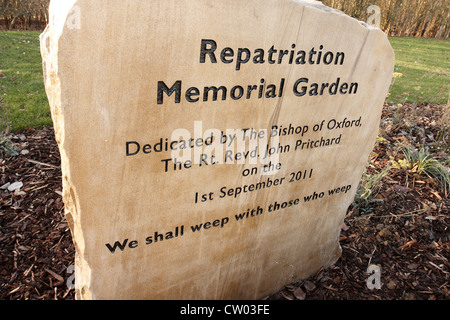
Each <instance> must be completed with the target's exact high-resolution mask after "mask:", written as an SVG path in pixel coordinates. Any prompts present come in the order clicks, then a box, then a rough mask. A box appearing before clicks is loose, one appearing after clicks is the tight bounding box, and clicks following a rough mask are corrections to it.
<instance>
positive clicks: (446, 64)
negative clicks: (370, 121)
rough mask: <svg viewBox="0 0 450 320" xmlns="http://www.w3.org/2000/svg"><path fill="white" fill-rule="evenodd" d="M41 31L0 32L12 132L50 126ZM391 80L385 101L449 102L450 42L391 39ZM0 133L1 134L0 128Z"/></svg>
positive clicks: (0, 64)
mask: <svg viewBox="0 0 450 320" xmlns="http://www.w3.org/2000/svg"><path fill="white" fill-rule="evenodd" d="M39 34H40V32H36V31H33V32H28V31H27V32H25V31H21V32H0V85H1V92H0V94H1V96H2V97H3V100H4V101H5V103H6V104H7V105H8V106H9V110H8V117H9V120H10V122H11V128H12V130H13V131H18V130H23V129H26V128H29V127H33V128H40V127H42V126H45V125H51V124H52V120H51V116H50V110H49V106H48V102H47V97H46V95H45V90H44V84H43V80H42V65H41V56H40V52H39ZM390 41H391V44H392V46H393V48H394V51H395V53H396V62H395V65H396V66H395V74H394V75H395V78H394V82H393V85H392V89H391V92H390V94H389V95H388V97H387V102H388V103H390V104H398V103H406V102H410V103H424V102H429V103H439V104H446V103H447V102H448V99H449V89H450V88H449V79H450V61H449V59H450V54H449V53H450V41H449V40H435V39H417V38H390ZM1 124H2V123H1V122H0V130H2V129H4V128H3V127H1Z"/></svg>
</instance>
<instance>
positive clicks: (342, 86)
mask: <svg viewBox="0 0 450 320" xmlns="http://www.w3.org/2000/svg"><path fill="white" fill-rule="evenodd" d="M41 50H42V55H43V67H44V75H45V85H46V90H47V94H48V97H49V101H50V105H51V111H52V117H53V121H54V128H55V132H56V137H57V142H58V144H59V147H60V152H61V160H62V172H63V177H62V178H63V184H64V192H63V193H64V202H65V205H66V217H67V220H68V222H69V224H70V227H71V231H72V234H73V240H74V243H75V247H76V276H75V277H76V292H77V298H78V299H257V298H263V297H264V296H266V295H268V294H270V293H273V292H275V291H277V290H278V289H280V288H281V287H282V286H284V285H286V284H288V283H290V282H292V281H295V280H299V279H302V278H306V277H308V276H310V275H312V274H314V273H315V272H317V271H318V270H319V269H320V268H322V267H328V266H330V265H331V264H333V263H335V262H336V261H337V259H338V258H339V257H340V254H341V249H340V245H339V234H340V228H341V225H342V223H343V220H344V217H345V214H346V211H347V209H348V207H349V205H350V204H351V203H352V200H353V198H354V196H355V192H356V189H357V187H358V183H359V180H360V178H361V176H362V173H363V170H364V168H365V166H366V164H367V159H368V156H369V154H370V152H371V150H372V148H373V146H374V143H375V138H376V136H377V134H378V127H379V121H380V118H381V109H382V105H383V102H384V99H385V96H386V93H387V92H388V89H389V85H390V82H391V76H392V73H393V65H394V54H393V51H392V48H391V46H390V44H389V42H388V39H387V37H386V35H385V34H384V33H383V32H382V31H380V30H379V29H376V28H373V27H370V26H368V25H366V24H364V23H362V22H359V21H357V20H355V19H353V18H350V17H348V16H346V15H344V14H343V13H341V12H339V11H335V10H332V9H330V8H327V7H325V6H324V5H322V4H321V3H319V2H317V1H300V0H298V1H295V0H216V1H209V0H164V1H162V0H161V1H148V0H121V1H117V0H77V1H75V0H61V1H57V0H53V1H51V6H50V23H49V26H48V27H47V29H46V31H45V32H44V33H43V34H42V36H41Z"/></svg>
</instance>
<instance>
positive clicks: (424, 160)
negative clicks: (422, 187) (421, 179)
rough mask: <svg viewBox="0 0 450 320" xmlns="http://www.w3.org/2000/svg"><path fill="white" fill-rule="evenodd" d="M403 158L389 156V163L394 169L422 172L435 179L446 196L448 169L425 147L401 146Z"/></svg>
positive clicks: (449, 180)
mask: <svg viewBox="0 0 450 320" xmlns="http://www.w3.org/2000/svg"><path fill="white" fill-rule="evenodd" d="M402 153H403V155H404V159H401V160H398V161H396V160H395V159H394V158H393V157H391V161H390V163H391V165H392V167H393V168H396V169H405V170H408V171H409V172H414V173H418V174H424V175H426V176H428V177H429V178H432V179H436V180H437V181H438V182H439V185H440V186H441V187H442V189H443V191H444V194H445V196H447V193H448V190H449V186H450V176H449V171H448V169H447V168H446V167H445V166H444V165H443V164H442V163H441V162H440V161H439V160H437V159H435V158H433V157H432V156H431V154H430V152H429V150H428V149H427V148H420V149H419V150H416V149H414V148H412V147H411V146H403V147H402Z"/></svg>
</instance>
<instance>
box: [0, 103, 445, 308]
mask: <svg viewBox="0 0 450 320" xmlns="http://www.w3.org/2000/svg"><path fill="white" fill-rule="evenodd" d="M448 112H449V108H448V106H438V105H420V106H416V105H403V106H385V107H384V109H383V119H382V122H381V127H380V139H379V141H378V143H377V146H376V147H375V149H374V152H373V154H372V155H371V158H370V164H369V166H368V168H367V176H368V177H373V176H376V174H377V173H380V172H382V171H383V169H386V168H388V166H389V163H390V162H389V161H390V160H399V159H401V157H402V154H401V152H400V151H399V150H400V147H401V145H405V144H409V145H412V146H415V147H423V146H425V147H428V148H429V152H430V154H431V155H432V156H433V157H435V158H437V159H439V160H440V161H441V163H444V164H445V165H446V166H447V168H448V163H449V162H448V160H449V155H448V152H449V137H448V135H449V133H448V130H449V127H448ZM10 139H11V140H12V142H14V143H15V144H16V146H17V147H18V151H19V153H20V154H19V155H18V156H12V157H6V155H5V154H4V152H2V151H1V150H0V187H1V188H0V299H2V300H25V299H30V300H53V299H58V300H63V299H65V300H73V299H74V290H72V289H70V286H68V284H69V285H70V284H73V273H72V272H73V269H72V268H71V266H72V265H73V264H74V245H73V243H72V238H71V234H70V230H69V228H68V225H67V223H66V221H65V219H64V204H63V202H62V199H61V195H62V187H61V170H60V157H59V151H58V148H57V145H56V142H55V138H54V133H53V129H52V128H43V129H41V130H26V131H23V132H20V133H16V134H14V135H12V136H11V137H10ZM370 192H371V193H372V194H371V196H370V197H368V198H361V197H360V198H359V199H357V201H355V203H354V204H353V205H352V206H351V207H350V208H349V210H348V215H347V218H346V221H345V224H344V225H343V229H342V234H341V246H342V257H341V259H339V261H338V262H337V263H336V264H334V265H333V266H331V267H330V268H327V269H324V270H320V271H319V272H318V273H317V274H316V275H314V276H312V277H311V278H309V279H307V280H303V281H296V282H293V283H291V284H290V285H288V286H286V287H284V288H283V289H282V290H280V291H279V292H277V293H274V294H273V295H271V296H270V297H267V298H266V299H268V300H324V299H327V300H342V299H345V300H354V299H357V300H447V299H449V298H450V284H449V280H450V263H449V258H450V229H449V227H450V214H449V207H450V201H449V198H448V194H447V195H446V194H445V192H444V190H443V189H442V186H440V185H439V183H437V181H436V180H435V179H433V178H430V177H428V176H426V175H424V174H418V173H417V172H414V170H406V169H391V170H389V172H388V173H387V174H386V175H385V176H384V177H383V178H382V179H381V181H379V183H378V185H375V186H372V188H371V189H370ZM369 266H372V268H373V266H375V268H378V270H379V271H380V279H381V283H380V289H377V288H374V289H372V290H371V289H369V288H368V285H367V283H368V280H369V282H371V280H370V279H372V278H371V276H372V275H373V274H372V273H368V272H367V271H368V268H369ZM369 271H370V270H369ZM372 283H374V282H372Z"/></svg>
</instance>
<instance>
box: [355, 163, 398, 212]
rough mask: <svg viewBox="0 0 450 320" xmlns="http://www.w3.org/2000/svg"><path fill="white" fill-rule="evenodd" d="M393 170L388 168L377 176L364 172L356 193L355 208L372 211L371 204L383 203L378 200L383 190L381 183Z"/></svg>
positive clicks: (376, 174)
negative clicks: (381, 189)
mask: <svg viewBox="0 0 450 320" xmlns="http://www.w3.org/2000/svg"><path fill="white" fill-rule="evenodd" d="M390 170H391V167H386V168H384V169H383V170H381V171H380V172H377V173H375V174H368V173H367V171H365V172H364V174H363V176H362V178H361V181H360V183H359V186H358V190H357V191H356V197H355V200H354V202H353V206H355V207H358V208H359V209H360V210H361V211H363V212H370V211H371V208H370V207H371V204H373V203H376V202H382V201H383V200H382V199H378V198H376V196H377V195H378V193H379V192H380V188H381V181H382V180H383V178H384V177H386V176H387V175H388V174H389V172H390Z"/></svg>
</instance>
